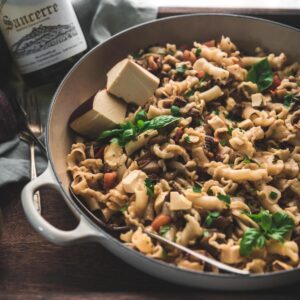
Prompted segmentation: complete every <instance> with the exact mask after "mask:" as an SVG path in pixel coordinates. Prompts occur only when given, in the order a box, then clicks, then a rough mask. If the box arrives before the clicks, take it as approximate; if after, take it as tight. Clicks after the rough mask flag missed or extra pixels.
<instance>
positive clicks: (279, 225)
mask: <svg viewBox="0 0 300 300" xmlns="http://www.w3.org/2000/svg"><path fill="white" fill-rule="evenodd" d="M247 215H248V216H249V217H250V218H251V219H252V220H253V221H255V222H256V223H257V224H258V225H259V228H258V229H256V228H250V229H248V230H247V231H246V232H245V233H244V236H243V238H242V240H241V243H240V254H241V255H242V256H249V255H250V254H251V252H252V251H253V249H255V248H262V247H264V246H265V244H266V241H267V240H276V241H280V242H283V241H284V236H285V234H286V233H288V232H289V231H290V230H292V229H293V228H294V227H295V223H294V221H293V220H292V219H291V218H290V217H289V216H288V215H287V214H286V213H284V212H276V213H275V214H273V215H272V214H271V213H270V212H269V211H268V210H261V211H260V212H259V213H258V214H248V213H247Z"/></svg>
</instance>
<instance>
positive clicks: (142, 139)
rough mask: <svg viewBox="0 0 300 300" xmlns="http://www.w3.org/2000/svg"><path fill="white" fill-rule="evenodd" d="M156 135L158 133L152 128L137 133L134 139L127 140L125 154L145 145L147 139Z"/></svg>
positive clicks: (129, 153)
mask: <svg viewBox="0 0 300 300" xmlns="http://www.w3.org/2000/svg"><path fill="white" fill-rule="evenodd" d="M156 135H158V131H157V130H154V129H149V130H146V131H145V132H143V133H141V134H139V135H138V136H137V138H136V139H135V140H132V141H129V142H128V143H127V144H126V145H125V151H126V154H127V155H131V154H132V153H134V152H135V151H137V150H138V149H140V148H142V147H144V146H146V145H147V143H148V142H149V140H150V139H152V138H153V137H155V136H156Z"/></svg>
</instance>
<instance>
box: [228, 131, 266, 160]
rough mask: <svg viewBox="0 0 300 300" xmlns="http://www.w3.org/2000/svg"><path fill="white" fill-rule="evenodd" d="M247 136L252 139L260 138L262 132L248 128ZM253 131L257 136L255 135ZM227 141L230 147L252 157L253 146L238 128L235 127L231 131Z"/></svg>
mask: <svg viewBox="0 0 300 300" xmlns="http://www.w3.org/2000/svg"><path fill="white" fill-rule="evenodd" d="M250 130H251V132H249V137H250V138H252V139H255V138H258V139H259V138H260V137H261V135H262V136H263V132H257V131H253V130H252V129H250ZM255 133H256V134H257V136H255ZM229 143H230V145H231V147H232V148H233V149H234V150H236V151H237V152H239V153H241V154H244V155H247V156H248V157H253V155H254V153H255V148H254V146H253V144H252V142H251V141H249V139H248V137H247V135H246V134H244V133H242V132H241V131H240V130H239V129H235V130H233V131H232V137H231V138H230V139H229Z"/></svg>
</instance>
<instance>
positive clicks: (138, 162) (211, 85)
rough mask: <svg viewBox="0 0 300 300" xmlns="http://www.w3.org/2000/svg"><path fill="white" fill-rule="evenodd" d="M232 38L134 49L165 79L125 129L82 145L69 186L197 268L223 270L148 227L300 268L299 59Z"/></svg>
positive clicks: (130, 242) (144, 241) (222, 255)
mask: <svg viewBox="0 0 300 300" xmlns="http://www.w3.org/2000/svg"><path fill="white" fill-rule="evenodd" d="M257 53H258V55H257V54H255V52H254V54H253V53H252V55H251V56H250V55H244V54H243V52H242V51H241V50H239V49H238V48H237V46H236V44H234V43H233V42H232V41H231V40H230V38H229V37H224V36H223V37H222V38H221V40H220V41H209V42H206V43H198V42H195V43H194V44H193V46H192V47H187V46H182V47H177V45H172V44H167V45H165V46H155V47H149V48H147V49H142V50H140V51H139V52H138V55H137V56H132V55H129V59H131V60H133V61H134V62H136V63H137V64H138V65H140V66H141V67H143V68H145V69H146V70H148V71H150V72H151V73H153V74H154V75H156V76H157V77H158V78H159V80H160V84H159V87H158V88H157V89H156V91H155V93H154V95H153V96H152V97H150V99H149V100H148V102H147V103H146V104H145V105H144V106H142V107H141V106H139V107H138V106H137V105H135V106H134V105H130V106H129V108H128V113H127V116H126V119H125V122H124V123H122V124H121V125H120V126H118V127H117V129H118V130H115V131H113V130H111V131H106V132H105V134H103V132H102V133H101V128H99V139H98V140H97V141H91V140H84V141H83V142H82V143H74V144H73V145H72V149H71V151H70V154H69V155H68V157H67V166H68V171H69V173H70V175H71V177H72V182H71V186H72V188H73V191H74V192H75V194H76V195H78V196H80V197H81V199H82V200H83V201H85V204H86V205H87V206H88V207H89V209H90V210H91V211H97V210H101V211H102V215H103V216H104V218H105V221H106V222H107V223H108V224H116V225H118V226H123V225H127V226H128V230H127V231H126V232H123V233H122V234H121V235H120V237H119V238H120V240H121V241H122V242H124V243H125V244H126V245H127V246H128V247H131V248H133V249H135V250H137V251H140V252H142V253H143V254H145V255H147V256H149V257H152V258H154V259H159V260H162V261H165V262H168V263H171V264H174V265H176V266H178V267H179V268H187V269H191V270H194V271H200V272H203V271H208V272H219V270H218V269H217V268H215V267H211V266H210V265H207V264H206V263H204V262H201V261H197V260H195V259H194V258H192V257H190V256H189V255H187V254H183V253H180V252H179V251H178V250H175V249H173V248H170V247H168V246H166V245H164V244H163V243H160V242H158V241H156V240H152V239H151V238H150V237H149V236H148V235H147V234H145V233H144V232H143V230H142V229H144V228H146V229H148V230H153V231H156V232H157V233H158V234H160V235H162V236H164V237H165V238H167V239H170V240H173V241H175V242H176V243H178V244H181V245H184V246H186V247H189V248H191V249H193V250H194V251H197V252H199V253H203V254H205V255H207V256H208V257H213V258H215V259H216V260H219V261H221V262H223V263H226V264H229V265H232V266H235V267H236V268H240V269H244V270H248V271H250V272H252V273H264V272H275V271H280V270H288V269H291V268H297V267H299V263H300V261H299V249H300V248H299V247H300V224H299V222H300V211H299V208H300V200H299V199H300V198H299V197H300V182H299V180H300V169H299V166H300V109H299V108H300V98H299V96H300V68H299V64H298V63H291V64H289V63H288V60H287V57H286V55H285V54H283V53H280V54H279V55H278V56H276V55H275V54H273V53H269V54H268V53H265V52H264V51H263V50H262V49H260V48H258V49H257Z"/></svg>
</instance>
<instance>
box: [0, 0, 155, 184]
mask: <svg viewBox="0 0 300 300" xmlns="http://www.w3.org/2000/svg"><path fill="white" fill-rule="evenodd" d="M83 1H87V0H76V1H75V0H73V1H72V3H73V5H74V9H75V11H76V8H77V9H78V12H79V11H80V9H81V6H82V5H84V4H86V3H84V2H83ZM89 2H90V5H93V6H94V8H92V9H93V10H94V11H95V12H96V13H95V14H94V16H93V18H90V19H89V14H82V17H83V18H84V17H85V16H86V19H85V20H80V18H81V15H80V14H78V18H79V21H80V24H81V25H82V26H85V27H84V28H82V29H83V32H90V34H89V36H87V37H86V38H87V40H88V41H89V40H92V44H96V43H101V42H103V41H104V40H106V39H108V38H109V37H111V36H112V35H114V34H116V33H118V32H119V31H122V30H124V29H126V28H129V27H131V26H134V25H137V24H140V23H143V22H146V21H150V20H153V19H155V18H156V15H157V7H155V6H153V5H152V4H151V1H141V0H100V1H99V0H89ZM89 8H90V7H89ZM87 27H90V29H89V30H88V28H87ZM90 44H91V43H90ZM12 80H13V81H15V82H13V83H10V85H12V86H13V87H14V89H17V90H19V91H17V93H19V94H21V93H22V90H21V89H24V86H23V84H22V83H20V76H14V78H13V79H12ZM36 90H37V97H38V100H39V101H41V104H42V105H40V107H41V108H42V109H41V119H42V120H44V125H45V123H46V120H47V118H46V115H47V111H48V108H49V105H50V102H51V98H52V95H53V88H52V87H51V91H50V92H49V90H46V91H45V89H44V88H42V89H36ZM33 93H35V91H34V92H33ZM51 93H52V94H51ZM29 158H30V154H29V147H28V145H27V143H25V142H23V141H20V140H19V138H18V136H16V137H15V138H13V139H12V140H10V141H8V142H5V143H0V187H2V186H4V185H6V184H9V183H15V182H20V181H28V180H29V178H30V161H29ZM36 166H37V173H38V174H41V173H42V172H43V170H44V169H45V168H46V166H47V160H46V159H45V158H44V157H43V155H42V154H41V152H40V151H39V149H38V148H37V147H36Z"/></svg>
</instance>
